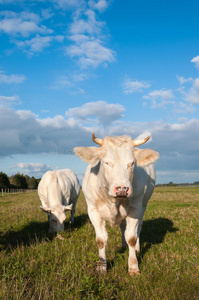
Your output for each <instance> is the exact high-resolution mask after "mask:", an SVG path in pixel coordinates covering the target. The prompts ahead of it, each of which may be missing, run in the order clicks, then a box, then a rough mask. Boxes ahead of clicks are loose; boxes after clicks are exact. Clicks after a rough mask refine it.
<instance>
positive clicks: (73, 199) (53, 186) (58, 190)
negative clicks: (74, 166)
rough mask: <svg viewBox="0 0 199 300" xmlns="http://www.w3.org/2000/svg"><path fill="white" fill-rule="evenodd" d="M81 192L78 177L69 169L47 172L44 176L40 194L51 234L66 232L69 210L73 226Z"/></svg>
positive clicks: (39, 188)
mask: <svg viewBox="0 0 199 300" xmlns="http://www.w3.org/2000/svg"><path fill="white" fill-rule="evenodd" d="M79 192H80V184H79V181H78V179H77V176H76V175H75V173H74V172H73V171H71V170H69V169H65V170H55V171H47V172H46V173H45V174H44V175H43V177H42V179H41V181H40V183H39V186H38V194H39V198H40V200H41V203H42V206H40V208H41V209H42V210H43V211H44V212H45V213H47V214H48V220H49V232H57V231H60V230H61V231H64V221H65V219H66V214H65V212H66V211H67V210H71V223H72V224H73V222H74V214H75V207H76V203H77V198H78V196H79Z"/></svg>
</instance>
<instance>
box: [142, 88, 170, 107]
mask: <svg viewBox="0 0 199 300" xmlns="http://www.w3.org/2000/svg"><path fill="white" fill-rule="evenodd" d="M143 98H144V99H149V100H151V101H152V108H157V107H166V106H167V105H168V104H174V101H173V100H171V99H173V98H174V95H173V92H172V90H164V89H161V90H154V91H152V92H150V93H148V95H145V96H143Z"/></svg>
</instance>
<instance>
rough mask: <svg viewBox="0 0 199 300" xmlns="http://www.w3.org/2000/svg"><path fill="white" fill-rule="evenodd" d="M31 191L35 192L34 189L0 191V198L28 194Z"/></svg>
mask: <svg viewBox="0 0 199 300" xmlns="http://www.w3.org/2000/svg"><path fill="white" fill-rule="evenodd" d="M32 191H36V189H16V188H15V189H14V188H10V189H0V192H1V193H0V195H1V196H2V197H4V196H6V195H9V194H16V193H30V192H32Z"/></svg>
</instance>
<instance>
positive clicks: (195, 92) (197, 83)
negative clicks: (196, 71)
mask: <svg viewBox="0 0 199 300" xmlns="http://www.w3.org/2000/svg"><path fill="white" fill-rule="evenodd" d="M185 100H187V101H188V102H190V103H192V104H199V77H198V78H196V79H195V80H194V83H193V85H192V87H191V88H190V90H189V92H188V93H187V94H186V95H185Z"/></svg>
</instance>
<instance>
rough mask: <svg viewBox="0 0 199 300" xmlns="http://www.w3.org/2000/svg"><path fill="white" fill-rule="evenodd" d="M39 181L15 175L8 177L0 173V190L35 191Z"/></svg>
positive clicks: (18, 174)
mask: <svg viewBox="0 0 199 300" xmlns="http://www.w3.org/2000/svg"><path fill="white" fill-rule="evenodd" d="M39 181H40V179H36V178H35V177H33V176H32V177H29V176H28V175H23V174H20V173H17V174H15V175H12V176H10V177H8V175H6V174H5V173H3V172H0V189H10V188H14V189H15V188H16V189H37V187H38V184H39Z"/></svg>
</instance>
